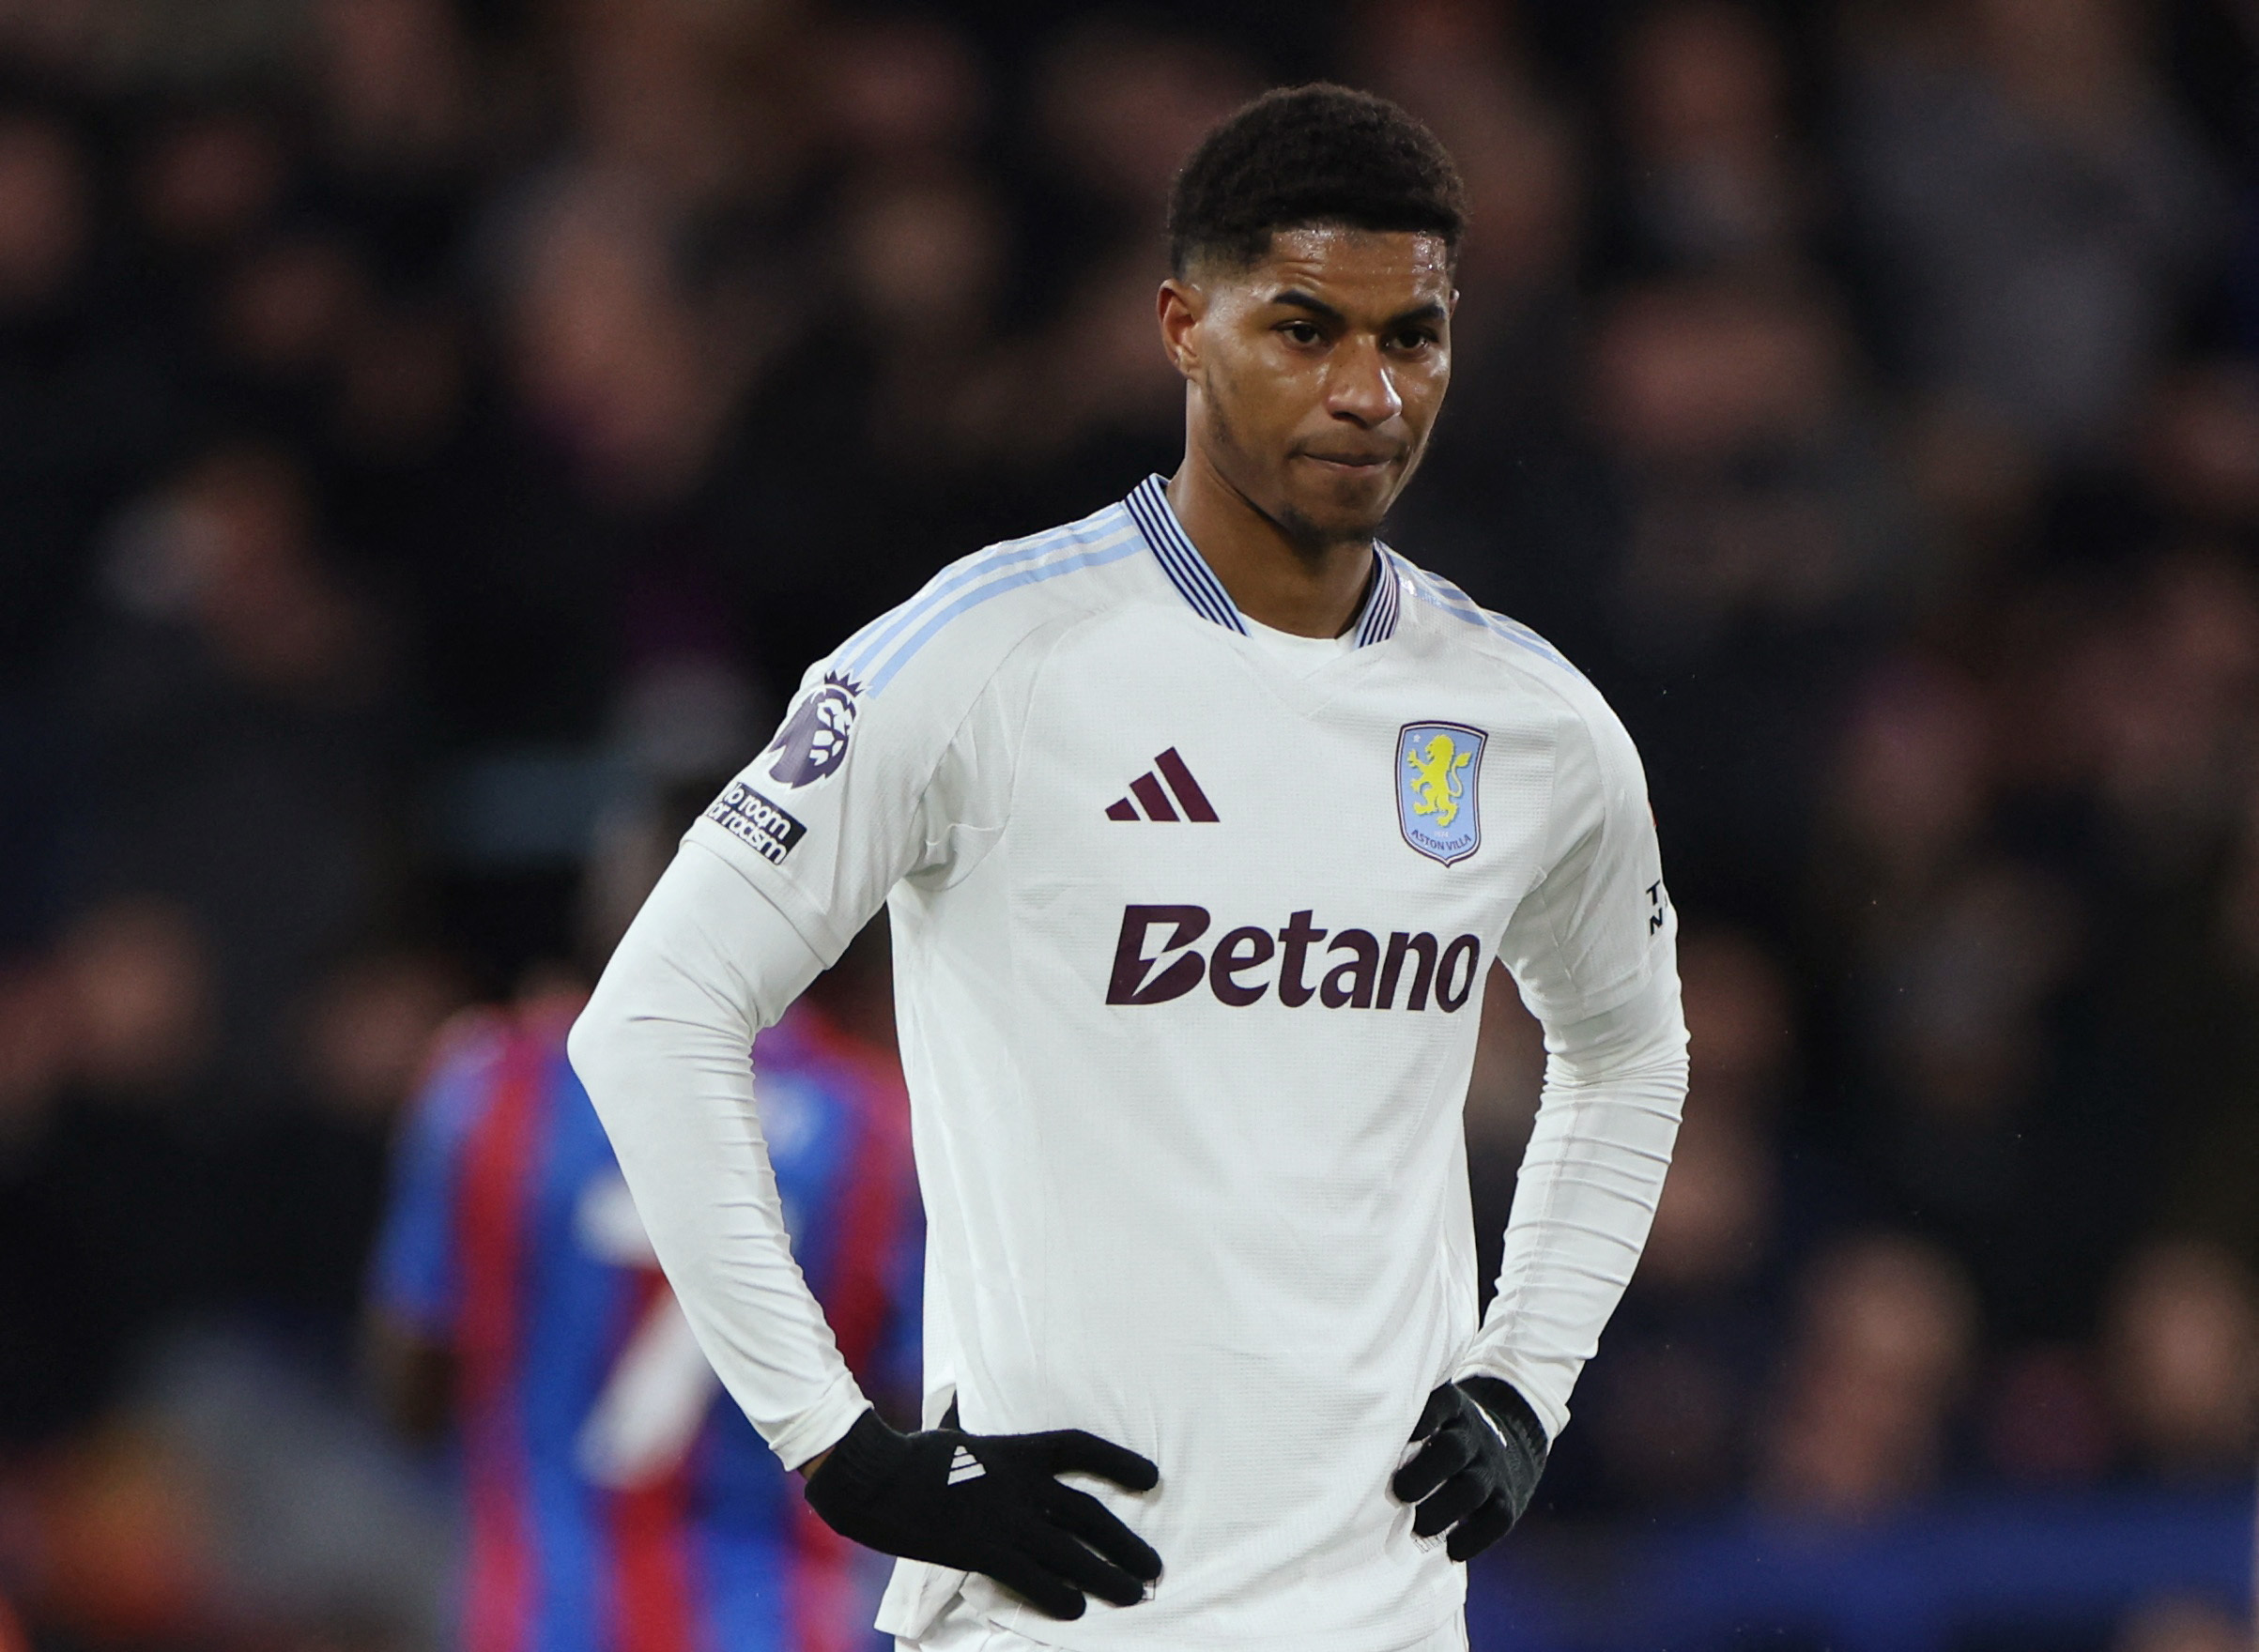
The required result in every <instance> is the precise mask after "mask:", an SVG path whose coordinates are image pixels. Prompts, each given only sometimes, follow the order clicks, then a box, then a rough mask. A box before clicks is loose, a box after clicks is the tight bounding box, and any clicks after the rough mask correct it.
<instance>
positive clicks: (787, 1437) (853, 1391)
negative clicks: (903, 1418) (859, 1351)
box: [769, 1369, 871, 1470]
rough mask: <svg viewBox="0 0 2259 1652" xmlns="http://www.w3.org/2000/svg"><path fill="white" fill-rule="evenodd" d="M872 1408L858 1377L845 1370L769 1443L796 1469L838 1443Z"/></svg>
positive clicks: (783, 1459) (788, 1464) (786, 1465)
mask: <svg viewBox="0 0 2259 1652" xmlns="http://www.w3.org/2000/svg"><path fill="white" fill-rule="evenodd" d="M870 1409H871V1404H870V1401H869V1400H866V1399H864V1398H863V1390H862V1389H861V1388H860V1387H858V1386H857V1385H856V1384H855V1380H854V1378H853V1376H851V1375H849V1374H848V1372H847V1371H846V1370H845V1369H842V1370H841V1371H840V1372H839V1374H838V1377H836V1378H835V1379H834V1380H833V1382H832V1384H831V1385H830V1387H828V1388H827V1389H825V1391H824V1394H823V1397H822V1399H821V1400H817V1401H816V1403H815V1404H814V1405H811V1406H810V1407H808V1409H807V1410H806V1411H804V1412H802V1413H801V1414H800V1415H799V1416H798V1417H796V1418H794V1419H793V1421H792V1423H791V1426H790V1427H788V1428H786V1429H785V1430H783V1431H782V1432H781V1433H779V1434H777V1435H776V1437H775V1438H774V1439H772V1440H771V1441H770V1442H769V1449H770V1450H772V1451H774V1452H776V1457H777V1461H780V1462H782V1463H783V1464H784V1466H785V1467H786V1469H788V1470H791V1469H796V1468H798V1467H800V1466H801V1464H803V1463H805V1462H807V1460H808V1459H809V1458H811V1457H815V1456H817V1455H818V1454H820V1453H822V1452H825V1451H829V1450H830V1449H831V1448H832V1447H833V1446H837V1445H838V1443H839V1442H840V1441H841V1440H842V1439H844V1438H845V1437H846V1434H847V1430H850V1429H852V1428H853V1427H854V1426H855V1419H856V1418H858V1417H860V1416H861V1415H863V1414H864V1413H865V1412H867V1411H868V1410H870Z"/></svg>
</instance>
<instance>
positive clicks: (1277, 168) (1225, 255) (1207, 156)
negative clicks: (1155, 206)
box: [1169, 84, 1467, 276]
mask: <svg viewBox="0 0 2259 1652" xmlns="http://www.w3.org/2000/svg"><path fill="white" fill-rule="evenodd" d="M1466 225H1467V199H1466V190H1465V188H1464V187H1463V186H1462V184H1461V183H1460V181H1459V171H1458V168H1457V167H1456V166H1454V165H1453V164H1452V158H1451V156H1450V154H1449V153H1448V152H1446V151H1445V149H1444V147H1443V145H1441V144H1440V143H1439V142H1437V138H1436V135H1435V134H1434V133H1433V132H1431V131H1429V130H1427V128H1426V127H1424V126H1422V125H1421V124H1420V122H1418V121H1417V120H1415V119H1413V118H1412V116H1410V115H1407V114H1406V113H1405V112H1404V111H1403V110H1402V109H1400V108H1398V107H1397V106H1396V105H1395V104H1393V103H1391V102H1390V101H1388V99H1385V98H1375V97H1374V96H1373V95H1372V94H1370V93H1367V92H1357V91H1352V90H1350V89H1349V88H1348V87H1346V86H1336V85H1328V84H1316V85H1308V86H1292V87H1287V88H1284V89H1282V90H1279V91H1275V92H1268V93H1266V94H1264V96H1262V97H1260V98H1258V99H1255V100H1254V101H1253V102H1252V103H1250V104H1248V105H1246V106H1245V107H1244V108H1242V109H1240V110H1239V111H1238V112H1237V114H1235V115H1231V116H1230V117H1229V118H1227V119H1226V120H1225V121H1224V122H1223V123H1222V125H1220V126H1219V127H1217V128H1216V129H1215V130H1213V131H1211V132H1209V133H1208V135H1207V136H1206V138H1204V139H1203V140H1202V141H1201V144H1200V146H1199V147H1198V148H1197V149H1195V150H1193V152H1192V156H1191V160H1189V161H1186V162H1185V164H1184V170H1183V171H1181V172H1179V173H1178V174H1177V175H1176V187H1175V189H1174V190H1172V191H1171V192H1170V197H1169V261H1170V265H1171V267H1172V268H1173V269H1174V271H1175V272H1176V274H1177V275H1180V276H1181V275H1184V274H1186V273H1187V272H1188V271H1190V270H1191V268H1194V267H1195V266H1207V265H1211V264H1216V263H1221V264H1222V266H1224V267H1225V268H1229V267H1231V266H1234V265H1236V266H1238V267H1240V268H1246V267H1248V266H1252V265H1253V264H1256V263H1259V262H1261V261H1262V260H1263V259H1264V258H1265V257H1266V256H1267V255H1268V254H1269V252H1271V250H1272V246H1273V238H1274V237H1275V236H1276V235H1277V233H1278V232H1280V231H1281V230H1287V229H1298V228H1313V227H1322V226H1334V227H1339V228H1346V229H1360V230H1374V231H1380V232H1384V233H1390V232H1393V233H1408V234H1413V235H1420V236H1432V237H1436V238H1437V240H1439V241H1440V242H1441V243H1442V245H1443V250H1444V255H1445V259H1446V261H1447V263H1448V261H1449V260H1450V259H1451V258H1452V257H1454V256H1455V255H1456V254H1457V252H1458V250H1459V238H1460V236H1461V235H1462V233H1463V232H1464V231H1465V229H1466Z"/></svg>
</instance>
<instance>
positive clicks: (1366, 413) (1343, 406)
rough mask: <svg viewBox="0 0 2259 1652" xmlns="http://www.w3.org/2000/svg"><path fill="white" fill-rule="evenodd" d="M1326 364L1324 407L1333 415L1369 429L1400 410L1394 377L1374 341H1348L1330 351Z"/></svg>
mask: <svg viewBox="0 0 2259 1652" xmlns="http://www.w3.org/2000/svg"><path fill="white" fill-rule="evenodd" d="M1330 365H1331V368H1332V372H1331V374H1330V375H1329V381H1328V383H1327V386H1326V410H1327V411H1328V412H1329V413H1330V414H1332V415H1333V416H1334V417H1335V418H1336V419H1345V420H1347V421H1349V422H1350V423H1352V424H1356V425H1358V426H1360V428H1362V429H1365V430H1371V429H1374V428H1375V427H1376V426H1378V425H1382V424H1386V423H1387V422H1388V421H1390V420H1391V419H1393V418H1395V417H1396V415H1397V414H1399V413H1401V412H1403V411H1404V398H1403V397H1402V396H1400V395H1398V394H1397V393H1396V381H1395V379H1394V377H1393V376H1391V374H1390V372H1389V363H1388V359H1387V358H1386V357H1384V356H1383V355H1382V354H1381V352H1380V345H1379V344H1378V343H1377V342H1376V341H1375V340H1372V339H1355V340H1352V341H1349V342H1348V343H1347V344H1346V347H1345V348H1342V349H1338V350H1336V351H1334V353H1333V359H1332V362H1331V363H1330Z"/></svg>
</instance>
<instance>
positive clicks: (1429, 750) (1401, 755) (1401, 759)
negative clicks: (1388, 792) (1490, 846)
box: [1396, 723, 1488, 866]
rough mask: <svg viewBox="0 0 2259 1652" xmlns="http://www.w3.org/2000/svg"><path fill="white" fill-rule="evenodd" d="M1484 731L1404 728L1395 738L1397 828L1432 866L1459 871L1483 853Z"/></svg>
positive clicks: (1420, 725) (1456, 725) (1408, 725)
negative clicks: (1459, 866) (1454, 867)
mask: <svg viewBox="0 0 2259 1652" xmlns="http://www.w3.org/2000/svg"><path fill="white" fill-rule="evenodd" d="M1487 739H1488V736H1486V735H1485V734H1484V733H1483V730H1481V729H1480V728H1469V727H1467V726H1466V725H1465V724H1461V723H1406V725H1405V726H1404V727H1403V729H1402V730H1401V731H1400V732H1399V733H1398V734H1397V736H1396V824H1397V825H1398V827H1399V828H1401V829H1402V831H1403V833H1404V840H1405V842H1406V843H1408V844H1410V845H1411V846H1412V847H1413V848H1414V849H1418V850H1419V851H1420V852H1421V854H1423V855H1425V856H1427V857H1428V859H1430V860H1432V861H1440V862H1442V863H1443V864H1445V865H1447V866H1451V865H1456V864H1458V863H1459V862H1461V861H1463V860H1465V859H1467V857H1468V856H1469V855H1471V854H1473V853H1474V852H1475V850H1476V849H1480V848H1482V847H1483V793H1482V787H1481V785H1480V782H1481V779H1482V774H1483V742H1484V741H1485V740H1487Z"/></svg>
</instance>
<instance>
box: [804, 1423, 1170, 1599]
mask: <svg viewBox="0 0 2259 1652" xmlns="http://www.w3.org/2000/svg"><path fill="white" fill-rule="evenodd" d="M956 1421H957V1408H956V1407H955V1406H951V1407H950V1408H949V1415H948V1417H947V1418H946V1419H945V1422H946V1425H947V1426H945V1427H942V1428H938V1429H928V1430H925V1431H924V1432H922V1433H916V1434H900V1433H897V1432H896V1431H895V1430H892V1429H890V1428H888V1427H887V1426H886V1425H885V1424H884V1423H883V1422H881V1421H880V1420H879V1414H878V1413H877V1412H875V1411H867V1412H865V1413H864V1414H863V1415H861V1416H860V1417H859V1418H857V1419H856V1421H855V1426H854V1427H853V1428H852V1429H850V1430H847V1432H846V1434H845V1435H843V1436H842V1437H841V1438H840V1441H839V1443H838V1445H837V1446H833V1447H832V1450H831V1455H830V1456H829V1457H827V1458H825V1459H824V1460H823V1464H822V1467H821V1468H819V1469H817V1470H816V1472H815V1473H814V1474H812V1475H810V1476H808V1477H807V1502H808V1507H810V1508H813V1509H814V1510H815V1511H816V1512H817V1513H818V1514H820V1515H822V1517H823V1521H824V1523H825V1524H826V1525H828V1526H830V1527H831V1528H832V1530H834V1531H835V1532H838V1534H839V1535H840V1536H842V1537H853V1539H854V1540H855V1541H856V1542H858V1543H861V1544H863V1545H865V1546H866V1547H868V1548H871V1549H876V1550H878V1551H879V1552H880V1553H884V1554H899V1555H905V1556H907V1557H908V1558H910V1559H912V1560H930V1561H931V1562H933V1564H934V1565H936V1566H945V1567H949V1568H952V1569H954V1570H957V1571H976V1572H982V1573H985V1574H986V1575H988V1576H989V1577H991V1578H994V1579H995V1580H996V1581H997V1582H998V1583H1002V1584H1004V1585H1005V1586H1006V1587H1007V1588H1008V1589H1014V1590H1017V1591H1018V1592H1019V1593H1020V1594H1022V1595H1024V1596H1026V1597H1027V1598H1028V1599H1029V1600H1030V1601H1032V1602H1033V1603H1034V1604H1035V1605H1036V1606H1037V1607H1038V1608H1040V1609H1041V1610H1043V1611H1044V1612H1047V1613H1049V1614H1051V1615H1052V1616H1053V1617H1080V1616H1082V1615H1083V1593H1084V1592H1085V1591H1087V1592H1089V1593H1090V1594H1093V1595H1096V1596H1097V1597H1098V1598H1099V1599H1101V1600H1111V1601H1113V1602H1114V1604H1115V1605H1116V1606H1134V1605H1136V1604H1137V1602H1138V1601H1140V1600H1142V1599H1144V1598H1145V1584H1146V1583H1150V1582H1152V1581H1153V1580H1154V1579H1155V1578H1158V1577H1159V1576H1160V1555H1158V1554H1156V1553H1153V1551H1152V1549H1151V1548H1150V1547H1148V1546H1147V1545H1146V1544H1145V1541H1144V1539H1142V1538H1140V1537H1138V1535H1137V1534H1136V1533H1135V1532H1133V1531H1131V1530H1130V1528H1129V1527H1128V1526H1126V1525H1124V1524H1122V1522H1120V1521H1118V1520H1116V1519H1115V1518H1114V1515H1113V1514H1112V1512H1111V1511H1109V1510H1108V1509H1107V1507H1106V1506H1105V1505H1104V1504H1102V1503H1100V1502H1099V1500H1098V1499H1097V1498H1096V1497H1093V1496H1091V1495H1090V1494H1089V1493H1088V1492H1086V1491H1076V1490H1075V1489H1074V1488H1073V1487H1072V1486H1063V1485H1061V1484H1060V1483H1059V1482H1058V1480H1057V1479H1055V1478H1054V1477H1053V1476H1057V1475H1060V1474H1064V1473H1066V1472H1068V1470H1081V1471H1083V1472H1084V1473H1087V1474H1094V1475H1103V1476H1105V1477H1106V1478H1107V1479H1110V1480H1112V1481H1113V1482H1114V1484H1115V1485H1117V1486H1125V1487H1127V1488H1129V1489H1130V1491H1151V1490H1152V1489H1153V1488H1154V1487H1155V1486H1156V1485H1158V1484H1160V1470H1159V1469H1157V1468H1155V1467H1154V1466H1153V1465H1152V1464H1151V1463H1150V1462H1147V1461H1145V1459H1144V1458H1142V1457H1140V1456H1139V1455H1138V1454H1137V1453H1136V1452H1134V1451H1130V1450H1128V1449H1126V1448H1124V1447H1123V1446H1115V1445H1113V1444H1111V1443H1109V1442H1107V1441H1104V1440H1101V1439H1099V1437H1098V1436H1097V1435H1096V1434H1086V1433H1084V1432H1083V1430H1080V1429H1061V1430H1057V1431H1056V1432H1054V1433H1049V1434H968V1433H966V1432H964V1431H963V1430H960V1429H959V1428H957V1427H956V1426H955V1424H956Z"/></svg>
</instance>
